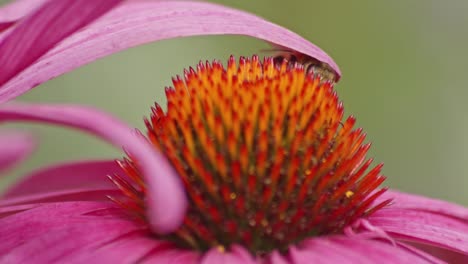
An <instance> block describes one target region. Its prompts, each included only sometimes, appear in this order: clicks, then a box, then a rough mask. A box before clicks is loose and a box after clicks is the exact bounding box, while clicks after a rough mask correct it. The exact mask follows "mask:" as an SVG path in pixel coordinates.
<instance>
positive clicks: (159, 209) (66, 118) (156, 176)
mask: <svg viewBox="0 0 468 264" xmlns="http://www.w3.org/2000/svg"><path fill="white" fill-rule="evenodd" d="M0 121H31V122H46V123H51V124H57V125H63V126H69V127H72V128H77V129H81V130H84V131H86V132H89V133H91V134H94V135H96V136H98V137H101V138H103V139H104V140H106V141H108V142H110V143H112V144H114V145H115V146H118V147H123V148H124V149H125V150H127V151H128V152H129V153H131V155H133V156H135V157H136V158H137V159H138V161H139V165H140V167H141V169H142V172H143V175H144V176H145V181H146V183H147V184H148V200H147V205H148V211H147V215H148V220H149V222H150V225H151V227H152V228H153V230H154V231H155V232H157V233H167V232H171V231H173V230H175V229H176V228H177V227H179V225H180V224H181V223H182V220H183V217H184V214H185V210H186V207H187V201H186V197H185V192H184V189H183V185H182V183H181V182H180V179H179V178H178V177H177V175H176V174H175V172H174V170H173V168H172V167H171V166H170V164H169V162H168V161H167V160H166V159H165V158H164V156H163V155H162V154H161V153H159V152H157V151H155V149H153V147H151V145H150V144H148V142H147V141H146V140H145V139H144V138H143V137H141V136H140V135H138V134H137V133H135V131H133V130H132V129H131V128H129V127H128V126H127V125H125V124H123V123H122V122H120V121H119V120H117V119H115V118H113V117H111V116H109V115H107V114H105V113H103V112H101V111H98V110H96V109H91V108H86V107H79V106H71V105H61V106H60V105H55V106H54V105H33V104H6V105H3V106H1V107H0Z"/></svg>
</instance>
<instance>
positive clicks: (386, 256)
mask: <svg viewBox="0 0 468 264" xmlns="http://www.w3.org/2000/svg"><path fill="white" fill-rule="evenodd" d="M289 257H290V259H291V263H292V264H302V263H304V264H306V263H333V264H335V263H362V264H365V263H369V264H373V263H441V262H440V261H438V260H437V259H435V258H432V257H428V258H425V257H423V256H422V255H420V254H417V253H416V252H414V250H408V249H407V248H406V247H400V246H398V245H392V244H391V243H389V242H387V241H381V240H369V239H359V238H355V237H354V238H348V237H345V236H332V237H319V238H314V239H309V240H306V241H304V242H303V243H301V244H300V246H298V247H291V249H290V252H289Z"/></svg>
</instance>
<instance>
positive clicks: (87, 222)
mask: <svg viewBox="0 0 468 264" xmlns="http://www.w3.org/2000/svg"><path fill="white" fill-rule="evenodd" d="M97 211H99V212H101V213H100V214H99V215H95V214H93V212H97ZM104 211H105V212H104ZM103 212H104V213H103ZM144 229H145V227H144V226H139V225H137V224H135V222H133V221H129V220H128V219H126V218H125V217H124V215H123V214H122V210H120V209H117V208H114V206H113V205H112V204H109V203H86V202H81V203H58V204H53V205H50V206H41V207H39V208H36V209H33V210H30V211H27V212H24V213H19V214H16V215H13V216H10V217H7V218H4V219H2V220H0V234H1V237H2V243H1V244H0V252H2V254H1V257H0V262H2V263H29V262H30V261H31V260H32V259H33V260H34V263H52V262H53V263H55V262H60V263H71V262H73V261H75V260H77V259H80V258H81V257H83V256H89V254H90V253H91V252H93V251H94V250H96V251H99V249H100V248H102V247H105V246H107V245H109V244H113V243H118V242H119V241H120V240H125V239H127V238H128V237H133V236H135V235H138V234H139V235H140V236H141V237H147V236H148V233H145V232H144ZM140 245H141V244H140ZM156 245H157V240H155V243H154V244H153V246H156ZM146 246H147V249H148V250H150V249H151V247H148V245H146ZM150 246H151V245H150ZM108 253H109V252H108ZM143 253H146V252H143ZM119 263H122V262H119Z"/></svg>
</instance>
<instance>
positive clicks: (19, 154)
mask: <svg viewBox="0 0 468 264" xmlns="http://www.w3.org/2000/svg"><path fill="white" fill-rule="evenodd" d="M0 146H1V147H0V172H2V171H4V170H7V169H8V168H10V167H11V166H12V165H14V164H15V163H16V162H18V161H20V160H22V159H23V158H25V157H26V156H27V155H28V154H30V153H31V151H32V150H33V147H34V141H33V139H32V138H31V136H29V135H26V134H24V133H19V132H16V133H13V132H8V133H7V132H3V133H0Z"/></svg>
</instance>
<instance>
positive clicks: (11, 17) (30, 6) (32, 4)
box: [0, 0, 47, 31]
mask: <svg viewBox="0 0 468 264" xmlns="http://www.w3.org/2000/svg"><path fill="white" fill-rule="evenodd" d="M46 1H47V0H19V1H13V2H12V3H9V4H7V5H5V6H2V7H1V8H0V31H3V30H5V29H7V28H8V27H10V26H12V25H14V24H15V23H16V22H17V21H18V20H20V19H21V18H23V17H25V16H26V15H27V14H29V13H30V12H32V11H34V10H35V9H36V8H38V7H39V6H41V5H42V4H44V3H45V2H46Z"/></svg>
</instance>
